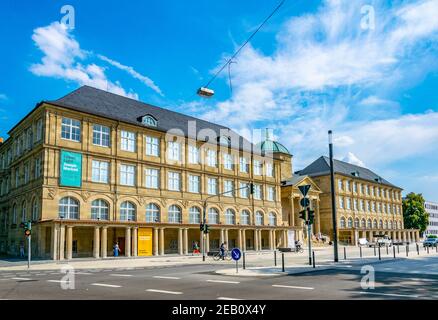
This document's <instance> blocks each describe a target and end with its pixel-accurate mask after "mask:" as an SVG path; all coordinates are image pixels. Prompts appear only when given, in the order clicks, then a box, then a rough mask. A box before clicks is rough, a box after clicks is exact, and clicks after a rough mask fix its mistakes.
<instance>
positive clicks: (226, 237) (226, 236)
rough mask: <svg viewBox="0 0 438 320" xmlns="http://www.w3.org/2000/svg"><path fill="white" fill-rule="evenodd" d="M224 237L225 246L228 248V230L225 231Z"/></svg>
mask: <svg viewBox="0 0 438 320" xmlns="http://www.w3.org/2000/svg"><path fill="white" fill-rule="evenodd" d="M224 235H225V242H226V243H227V246H229V245H230V243H229V242H228V229H225V231H224Z"/></svg>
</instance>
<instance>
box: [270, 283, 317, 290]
mask: <svg viewBox="0 0 438 320" xmlns="http://www.w3.org/2000/svg"><path fill="white" fill-rule="evenodd" d="M272 286H273V287H276V288H288V289H301V290H314V289H315V288H312V287H297V286H285V285H282V284H273V285H272Z"/></svg>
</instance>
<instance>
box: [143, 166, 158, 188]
mask: <svg viewBox="0 0 438 320" xmlns="http://www.w3.org/2000/svg"><path fill="white" fill-rule="evenodd" d="M145 176H146V179H145V180H146V188H150V189H158V186H159V181H160V180H159V177H160V171H159V170H158V169H151V168H147V169H145Z"/></svg>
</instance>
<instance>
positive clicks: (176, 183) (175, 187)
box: [167, 172, 181, 191]
mask: <svg viewBox="0 0 438 320" xmlns="http://www.w3.org/2000/svg"><path fill="white" fill-rule="evenodd" d="M167 178H168V181H167V184H168V189H169V190H171V191H180V189H181V182H180V180H181V175H180V173H178V172H168V173H167Z"/></svg>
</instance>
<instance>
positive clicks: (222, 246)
mask: <svg viewBox="0 0 438 320" xmlns="http://www.w3.org/2000/svg"><path fill="white" fill-rule="evenodd" d="M220 250H221V258H222V260H225V251H226V250H227V242H222V244H221V246H220Z"/></svg>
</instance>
